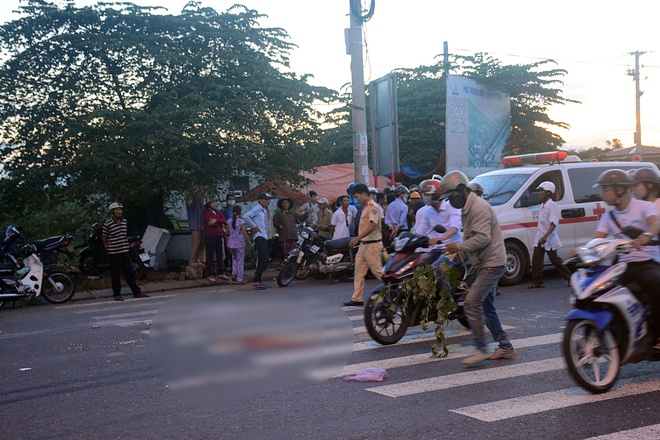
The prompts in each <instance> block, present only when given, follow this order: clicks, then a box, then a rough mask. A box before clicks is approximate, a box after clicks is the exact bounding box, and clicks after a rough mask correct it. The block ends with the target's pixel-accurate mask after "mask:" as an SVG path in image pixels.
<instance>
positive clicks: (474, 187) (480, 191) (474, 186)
mask: <svg viewBox="0 0 660 440" xmlns="http://www.w3.org/2000/svg"><path fill="white" fill-rule="evenodd" d="M467 187H468V188H470V191H472V192H473V193H475V194H476V195H478V196H479V197H481V196H482V195H484V187H483V186H481V185H480V184H478V183H477V182H470V183H468V184H467Z"/></svg>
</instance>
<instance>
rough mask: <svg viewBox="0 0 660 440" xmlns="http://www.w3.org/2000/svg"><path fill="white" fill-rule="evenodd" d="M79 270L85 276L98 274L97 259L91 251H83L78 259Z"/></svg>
mask: <svg viewBox="0 0 660 440" xmlns="http://www.w3.org/2000/svg"><path fill="white" fill-rule="evenodd" d="M78 269H80V271H81V272H82V273H84V274H85V275H94V274H95V273H96V259H95V258H94V256H93V255H92V254H91V252H89V251H82V252H81V253H80V257H79V258H78Z"/></svg>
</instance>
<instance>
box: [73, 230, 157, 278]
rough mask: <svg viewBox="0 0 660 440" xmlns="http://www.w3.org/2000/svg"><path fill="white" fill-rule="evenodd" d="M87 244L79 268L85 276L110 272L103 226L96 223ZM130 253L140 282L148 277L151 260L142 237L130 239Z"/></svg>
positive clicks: (82, 252) (79, 261)
mask: <svg viewBox="0 0 660 440" xmlns="http://www.w3.org/2000/svg"><path fill="white" fill-rule="evenodd" d="M91 229H92V231H91V234H90V236H89V238H88V239H87V243H86V244H85V245H84V247H83V248H82V249H81V250H80V254H79V255H80V256H79V259H78V267H79V269H80V271H81V272H82V273H84V274H85V275H98V274H100V273H101V272H104V271H108V270H110V263H109V261H108V254H107V252H106V250H105V247H104V246H103V238H102V237H103V226H102V225H100V224H98V223H94V224H93V225H92V228H91ZM128 243H129V247H128V253H129V256H130V258H131V263H132V264H133V271H134V272H135V277H136V278H137V279H138V280H142V279H144V278H145V277H146V276H147V270H148V268H149V265H150V261H151V258H150V257H149V254H147V253H146V252H145V251H144V249H143V248H142V241H141V240H140V237H128Z"/></svg>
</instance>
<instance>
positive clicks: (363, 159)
mask: <svg viewBox="0 0 660 440" xmlns="http://www.w3.org/2000/svg"><path fill="white" fill-rule="evenodd" d="M359 3H360V2H359V1H358V2H357V4H359ZM355 4H356V2H355V0H349V8H350V11H351V28H350V29H348V32H347V39H348V41H347V50H348V53H350V55H351V78H352V79H351V98H352V99H351V101H352V105H351V108H352V111H351V115H352V124H353V164H354V165H353V166H354V173H355V182H356V183H364V184H367V185H369V149H368V144H367V112H366V97H365V95H364V68H363V66H362V60H363V58H362V18H361V17H360V16H359V15H357V14H359V13H360V11H359V10H358V11H356V8H355V7H354V5H355Z"/></svg>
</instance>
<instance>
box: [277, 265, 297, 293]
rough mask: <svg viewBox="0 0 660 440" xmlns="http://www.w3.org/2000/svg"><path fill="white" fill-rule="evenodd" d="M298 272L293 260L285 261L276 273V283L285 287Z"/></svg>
mask: <svg viewBox="0 0 660 440" xmlns="http://www.w3.org/2000/svg"><path fill="white" fill-rule="evenodd" d="M297 273H298V263H297V262H296V261H295V260H293V261H287V263H286V264H285V265H284V267H283V268H282V269H280V273H279V274H277V285H278V286H280V287H286V286H288V285H289V284H291V281H293V279H294V278H295V277H296V274H297Z"/></svg>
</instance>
